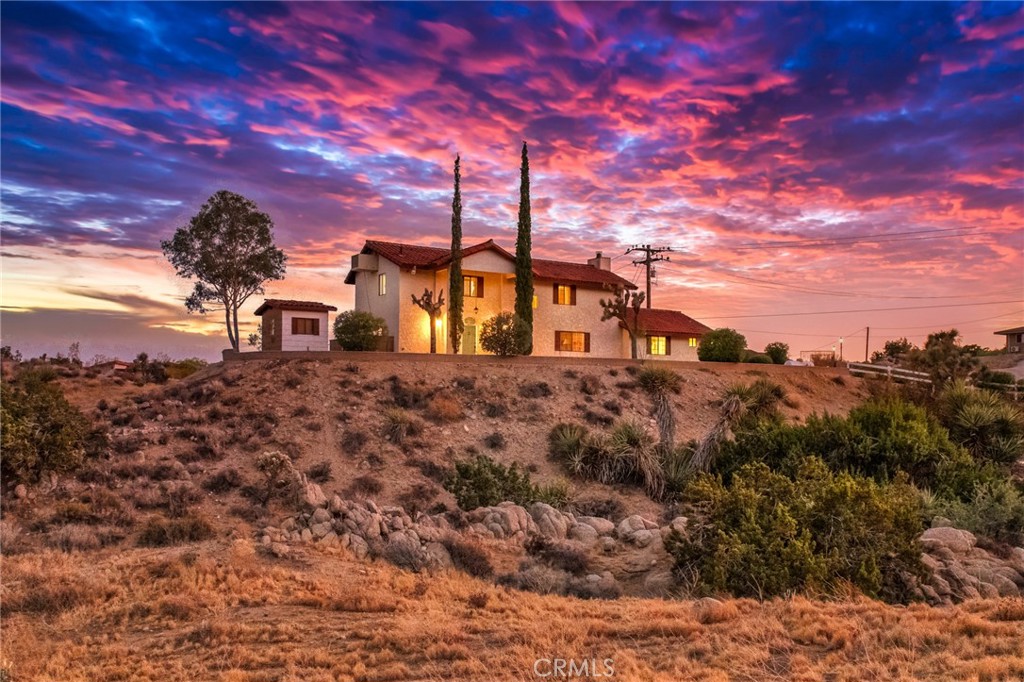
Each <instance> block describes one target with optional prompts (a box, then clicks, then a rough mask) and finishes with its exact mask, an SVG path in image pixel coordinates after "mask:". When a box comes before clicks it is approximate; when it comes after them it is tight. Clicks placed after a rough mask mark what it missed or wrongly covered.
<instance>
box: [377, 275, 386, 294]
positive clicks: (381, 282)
mask: <svg viewBox="0 0 1024 682" xmlns="http://www.w3.org/2000/svg"><path fill="white" fill-rule="evenodd" d="M387 294H388V276H387V275H385V274H384V273H383V272H382V273H380V274H379V275H377V295H378V296H387Z"/></svg>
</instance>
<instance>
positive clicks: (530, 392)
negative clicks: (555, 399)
mask: <svg viewBox="0 0 1024 682" xmlns="http://www.w3.org/2000/svg"><path fill="white" fill-rule="evenodd" d="M554 394H555V392H554V391H553V390H551V386H549V385H548V383H547V382H546V381H534V382H530V383H526V384H523V385H522V386H520V387H519V395H520V396H521V397H523V398H550V397H551V396H552V395H554Z"/></svg>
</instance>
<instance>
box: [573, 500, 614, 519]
mask: <svg viewBox="0 0 1024 682" xmlns="http://www.w3.org/2000/svg"><path fill="white" fill-rule="evenodd" d="M571 511H572V512H573V513H574V514H576V515H577V516H597V517H600V518H603V519H608V520H610V521H619V520H620V519H623V518H625V517H626V505H624V504H623V503H622V500H620V499H619V498H617V497H604V498H599V497H588V498H583V499H580V500H573V502H572V507H571Z"/></svg>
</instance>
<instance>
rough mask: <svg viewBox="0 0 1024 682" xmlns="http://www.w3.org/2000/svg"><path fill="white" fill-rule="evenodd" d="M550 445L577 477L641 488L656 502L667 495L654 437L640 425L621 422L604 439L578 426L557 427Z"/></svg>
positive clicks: (554, 457) (557, 459) (555, 454)
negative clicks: (627, 484)
mask: <svg viewBox="0 0 1024 682" xmlns="http://www.w3.org/2000/svg"><path fill="white" fill-rule="evenodd" d="M548 446H549V451H550V453H551V456H552V458H553V459H555V460H556V461H559V462H561V463H562V464H563V465H564V466H565V467H566V469H567V470H568V471H569V472H570V473H572V474H573V475H575V476H579V477H581V478H585V479H589V480H593V481H598V482H600V483H608V484H613V483H629V484H634V485H640V486H642V487H643V488H644V490H645V492H647V494H648V495H649V496H651V497H652V498H654V499H660V498H661V497H662V496H663V495H664V492H665V475H664V472H663V471H662V466H661V460H660V457H659V453H658V449H657V447H656V444H655V441H654V437H653V436H652V435H651V434H650V433H648V432H647V430H646V429H645V428H644V427H643V426H642V425H640V424H639V423H637V422H632V421H623V422H620V423H619V424H618V425H617V426H616V427H615V428H614V429H613V430H612V432H611V433H610V434H609V435H608V436H607V437H604V438H602V437H600V436H596V435H591V434H590V433H589V432H588V431H587V429H586V428H585V427H583V426H580V425H578V424H558V425H557V426H555V428H554V429H552V431H551V433H550V434H549V436H548Z"/></svg>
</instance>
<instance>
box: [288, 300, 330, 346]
mask: <svg viewBox="0 0 1024 682" xmlns="http://www.w3.org/2000/svg"><path fill="white" fill-rule="evenodd" d="M293 317H302V318H308V319H316V320H320V334H319V336H312V335H310V334H292V318H293ZM281 332H282V334H281V350H330V342H329V339H330V337H331V330H330V325H329V324H328V319H327V313H326V312H323V313H315V312H309V311H305V310H282V311H281Z"/></svg>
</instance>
